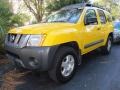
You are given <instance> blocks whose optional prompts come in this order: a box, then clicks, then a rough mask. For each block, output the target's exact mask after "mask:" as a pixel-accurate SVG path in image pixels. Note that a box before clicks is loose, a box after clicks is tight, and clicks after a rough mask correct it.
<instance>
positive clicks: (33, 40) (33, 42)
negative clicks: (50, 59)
mask: <svg viewBox="0 0 120 90" xmlns="http://www.w3.org/2000/svg"><path fill="white" fill-rule="evenodd" d="M43 39H44V35H30V37H29V40H28V42H27V46H39V45H40V44H41V43H42V41H43Z"/></svg>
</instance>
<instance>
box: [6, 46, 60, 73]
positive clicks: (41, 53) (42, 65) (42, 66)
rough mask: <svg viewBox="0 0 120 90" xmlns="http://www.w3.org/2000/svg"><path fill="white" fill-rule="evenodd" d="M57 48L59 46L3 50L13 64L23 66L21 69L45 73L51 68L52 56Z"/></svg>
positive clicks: (8, 48) (7, 47) (8, 47)
mask: <svg viewBox="0 0 120 90" xmlns="http://www.w3.org/2000/svg"><path fill="white" fill-rule="evenodd" d="M58 47H59V46H51V47H25V48H14V47H10V46H5V49H6V51H7V56H8V58H9V59H10V60H12V61H13V62H15V63H19V64H18V65H21V66H22V67H23V66H24V67H23V68H26V69H30V70H34V69H35V70H36V69H38V70H40V71H47V70H49V69H51V68H52V66H53V65H52V64H53V63H54V55H55V53H56V50H57V49H58ZM32 60H33V61H34V62H35V65H33V66H31V64H30V63H31V62H32ZM18 61H19V62H18ZM20 62H21V63H22V64H21V63H20Z"/></svg>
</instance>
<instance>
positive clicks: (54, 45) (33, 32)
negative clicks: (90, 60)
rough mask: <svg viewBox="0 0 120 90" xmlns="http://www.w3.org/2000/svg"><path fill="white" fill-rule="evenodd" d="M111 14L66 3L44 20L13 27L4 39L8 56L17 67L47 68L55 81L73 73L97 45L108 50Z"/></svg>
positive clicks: (111, 28) (65, 78) (91, 6)
mask: <svg viewBox="0 0 120 90" xmlns="http://www.w3.org/2000/svg"><path fill="white" fill-rule="evenodd" d="M112 40H113V24H112V17H111V15H110V13H109V12H107V11H106V10H104V9H101V8H98V7H95V6H93V5H91V4H75V5H70V6H66V7H64V8H62V9H60V10H59V11H57V12H54V13H52V14H51V15H50V16H48V17H47V18H46V20H44V22H42V23H40V24H36V25H29V26H24V27H19V28H15V29H12V30H10V31H9V32H8V35H7V36H6V40H5V49H6V52H7V56H8V58H9V59H11V61H12V62H13V63H15V65H16V66H17V67H21V68H25V69H29V70H40V71H48V73H49V76H50V77H51V78H52V79H53V80H54V81H56V82H59V83H65V82H67V81H69V80H71V78H72V77H73V76H74V74H75V72H76V69H77V66H78V65H80V64H81V56H82V55H83V54H86V53H88V52H90V51H93V50H95V49H97V48H101V51H102V53H104V54H109V53H110V51H111V46H112Z"/></svg>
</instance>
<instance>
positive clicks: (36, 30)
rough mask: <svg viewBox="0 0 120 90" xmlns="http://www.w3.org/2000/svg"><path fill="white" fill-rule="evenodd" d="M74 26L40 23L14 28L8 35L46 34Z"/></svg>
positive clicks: (69, 24)
mask: <svg viewBox="0 0 120 90" xmlns="http://www.w3.org/2000/svg"><path fill="white" fill-rule="evenodd" d="M73 25H75V24H72V23H40V24H35V25H28V26H24V27H19V28H15V29H12V30H10V31H9V33H16V34H18V33H19V34H46V33H49V32H51V31H53V30H60V29H66V28H70V27H72V26H73Z"/></svg>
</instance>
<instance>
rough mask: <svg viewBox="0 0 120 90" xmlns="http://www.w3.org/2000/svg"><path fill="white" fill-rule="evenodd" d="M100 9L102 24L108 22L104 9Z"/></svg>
mask: <svg viewBox="0 0 120 90" xmlns="http://www.w3.org/2000/svg"><path fill="white" fill-rule="evenodd" d="M97 11H98V14H99V16H100V22H101V23H102V24H106V22H107V21H106V16H105V13H104V12H103V11H102V10H97Z"/></svg>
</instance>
